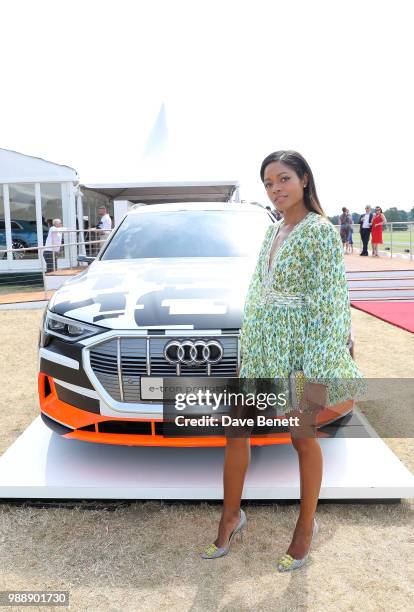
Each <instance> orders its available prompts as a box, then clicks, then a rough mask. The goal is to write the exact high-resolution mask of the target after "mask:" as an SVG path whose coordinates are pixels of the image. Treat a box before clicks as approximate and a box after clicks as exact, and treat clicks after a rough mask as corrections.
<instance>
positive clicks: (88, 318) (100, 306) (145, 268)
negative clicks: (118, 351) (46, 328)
mask: <svg viewBox="0 0 414 612" xmlns="http://www.w3.org/2000/svg"><path fill="white" fill-rule="evenodd" d="M255 264H256V259H254V258H247V257H217V258H215V257H205V258H204V257H194V258H189V257H186V258H169V259H167V258H164V259H141V260H121V261H120V260H111V261H95V262H93V263H92V264H91V265H90V266H89V268H88V269H87V270H85V271H84V272H81V273H80V274H78V275H76V276H74V277H73V278H71V279H69V280H68V281H66V282H65V283H64V284H63V285H62V286H61V288H60V289H58V290H57V291H56V292H55V294H54V295H53V296H52V298H51V299H50V301H49V304H48V307H49V309H50V310H52V311H53V312H55V313H57V314H60V315H66V316H68V317H70V318H73V319H76V320H79V321H83V322H85V323H92V324H96V325H100V326H102V327H105V328H108V329H123V330H125V329H127V330H134V329H157V328H160V329H165V328H182V329H237V328H240V326H241V323H242V318H243V308H244V302H245V298H246V292H247V289H248V286H249V281H250V278H251V275H252V273H253V271H254V267H255Z"/></svg>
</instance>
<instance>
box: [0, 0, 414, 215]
mask: <svg viewBox="0 0 414 612" xmlns="http://www.w3.org/2000/svg"><path fill="white" fill-rule="evenodd" d="M410 8H411V7H410V3H409V2H404V1H402V0H394V2H393V3H392V4H391V3H389V2H383V1H382V0H379V1H376V2H373V1H370V0H365V1H364V2H359V3H357V2H355V1H354V0H350V1H348V2H328V0H326V1H319V0H318V1H312V0H310V1H308V2H303V1H301V0H298V1H296V2H294V3H288V2H278V1H277V0H276V1H272V2H267V1H264V0H256V1H255V2H254V3H253V2H251V3H249V2H243V1H241V0H239V2H234V1H233V0H227V1H225V2H224V1H221V2H217V1H216V0H211V1H210V2H208V3H205V2H203V3H201V2H197V1H194V0H193V1H192V2H189V1H184V0H183V1H170V2H168V1H157V0H152V1H151V2H145V1H139V0H138V1H137V0H135V1H127V0H117V1H116V2H115V1H114V2H108V1H105V0H104V1H99V2H98V1H96V0H86V1H85V0H83V1H79V0H70V1H67V0H60V2H51V1H49V0H43V1H42V0H38V1H37V2H28V1H22V0H12V1H10V0H3V2H2V3H1V4H0V18H1V23H2V37H1V39H0V57H1V58H2V59H1V62H2V66H1V68H2V69H1V75H2V77H1V78H2V88H1V92H0V111H1V112H0V146H1V147H4V148H10V149H14V150H18V151H21V152H23V153H28V154H31V155H36V156H40V157H44V158H46V159H50V160H52V161H56V162H59V163H65V164H68V165H71V166H73V167H75V168H76V169H77V170H78V172H79V174H80V177H81V181H82V182H120V181H130V182H133V181H137V182H139V181H145V180H154V179H156V180H170V179H174V180H197V179H200V180H215V179H220V180H222V179H228V178H231V179H239V181H240V182H241V187H242V190H241V195H242V197H243V198H245V199H251V200H259V201H263V202H265V201H266V197H265V194H264V190H263V187H262V185H261V183H260V180H259V176H258V172H259V167H260V163H261V161H262V159H263V158H264V157H265V155H267V154H268V153H269V152H271V151H274V150H277V149H286V148H292V149H297V150H298V151H300V152H301V153H302V154H303V155H304V156H305V157H306V158H307V159H308V161H309V163H310V165H311V167H312V169H313V172H314V175H315V180H316V185H317V189H318V192H319V196H320V199H321V201H322V204H323V207H324V208H325V210H326V211H327V212H328V213H329V214H334V213H335V212H337V211H338V209H340V208H341V206H343V205H347V206H349V207H350V208H351V210H355V211H358V210H362V209H363V207H364V206H365V204H366V203H370V204H371V205H373V204H381V205H382V206H383V207H388V206H393V205H396V206H399V207H401V208H404V209H406V210H409V209H410V208H411V207H412V206H413V205H414V181H413V179H412V158H413V156H412V149H411V147H412V142H413V141H414V138H413V137H414V130H413V119H412V115H413V108H414V104H413V102H414V100H413V92H412V85H411V74H412V66H411V62H412V57H413V46H414V43H413V37H412V33H411V31H410V30H411V27H410V26H411V23H412V20H411V15H410V12H411V11H410ZM162 103H164V105H165V122H166V128H167V132H168V138H167V140H166V143H165V147H164V148H163V151H162V152H161V153H160V152H158V153H159V155H158V154H157V155H156V154H154V149H152V153H151V155H148V154H147V156H146V157H145V155H144V154H145V151H147V153H148V140H149V137H150V134H151V130H152V129H153V128H154V123H155V121H156V117H157V115H158V113H159V111H160V107H161V104H162Z"/></svg>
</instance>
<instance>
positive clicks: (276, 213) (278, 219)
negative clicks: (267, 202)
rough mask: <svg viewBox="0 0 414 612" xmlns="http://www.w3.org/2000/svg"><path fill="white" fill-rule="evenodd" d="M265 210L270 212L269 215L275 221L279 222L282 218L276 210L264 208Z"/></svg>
mask: <svg viewBox="0 0 414 612" xmlns="http://www.w3.org/2000/svg"><path fill="white" fill-rule="evenodd" d="M266 209H267V210H268V211H269V212H270V214H271V215H272V216H273V217H274V218H275V219H276V221H280V219H281V218H282V217H283V215H282V213H281V212H279V211H278V210H275V209H274V208H273V209H272V208H271V207H270V206H266Z"/></svg>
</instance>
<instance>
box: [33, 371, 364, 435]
mask: <svg viewBox="0 0 414 612" xmlns="http://www.w3.org/2000/svg"><path fill="white" fill-rule="evenodd" d="M45 379H47V380H48V382H49V386H50V393H48V394H47V395H45V382H46V381H45ZM38 392H39V402H40V409H41V412H43V413H44V414H45V415H46V416H48V417H50V418H51V419H54V420H56V421H58V422H60V423H62V424H63V425H67V426H68V427H72V428H73V429H74V431H73V432H70V433H67V434H64V435H63V436H62V437H64V438H70V439H76V440H83V441H84V442H96V443H99V444H116V445H124V446H170V447H171V446H172V447H217V446H226V443H227V439H226V437H225V436H203V437H201V436H200V437H190V436H184V437H182V438H178V437H177V438H175V437H164V436H161V435H158V434H156V433H155V423H160V422H162V419H140V418H134V419H125V418H122V419H121V418H117V417H109V416H104V415H98V414H94V413H92V412H88V411H87V410H81V409H79V408H76V407H75V406H71V405H70V404H67V403H66V402H63V401H62V400H60V399H59V398H58V397H57V393H56V388H55V384H54V380H53V378H52V377H51V376H48V375H47V374H44V373H43V372H39V374H38ZM353 407H354V401H353V400H348V401H347V402H343V403H342V404H337V405H336V406H332V407H330V408H327V409H325V410H323V411H322V412H321V413H320V414H319V415H318V418H317V425H318V427H321V426H322V425H325V424H327V423H330V422H332V420H333V419H335V420H336V419H338V418H340V417H341V416H344V415H345V414H347V413H349V412H350V411H351V410H352V409H353ZM125 420H128V421H131V422H134V421H143V422H146V423H151V432H152V434H151V435H143V434H124V433H122V434H119V433H116V434H115V433H102V432H100V431H98V429H97V425H98V424H99V423H100V422H103V421H105V422H108V421H115V422H117V421H118V422H119V421H122V422H124V421H125ZM86 425H94V426H95V432H93V431H82V430H79V428H80V427H85V426H86ZM319 436H320V437H328V435H327V434H325V433H323V432H319ZM290 443H291V436H290V434H287V433H280V434H275V433H272V434H263V435H261V436H258V435H252V436H251V437H250V444H251V445H252V446H267V445H271V444H290Z"/></svg>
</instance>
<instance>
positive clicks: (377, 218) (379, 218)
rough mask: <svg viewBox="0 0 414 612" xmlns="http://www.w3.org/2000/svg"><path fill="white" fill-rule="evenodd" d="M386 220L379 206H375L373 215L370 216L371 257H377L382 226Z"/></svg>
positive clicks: (380, 242)
mask: <svg viewBox="0 0 414 612" xmlns="http://www.w3.org/2000/svg"><path fill="white" fill-rule="evenodd" d="M386 222H387V220H386V218H385V215H384V213H383V212H382V208H381V206H376V207H375V215H374V216H373V218H372V233H371V244H372V257H379V255H378V245H379V244H382V228H383V225H384V223H386Z"/></svg>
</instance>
